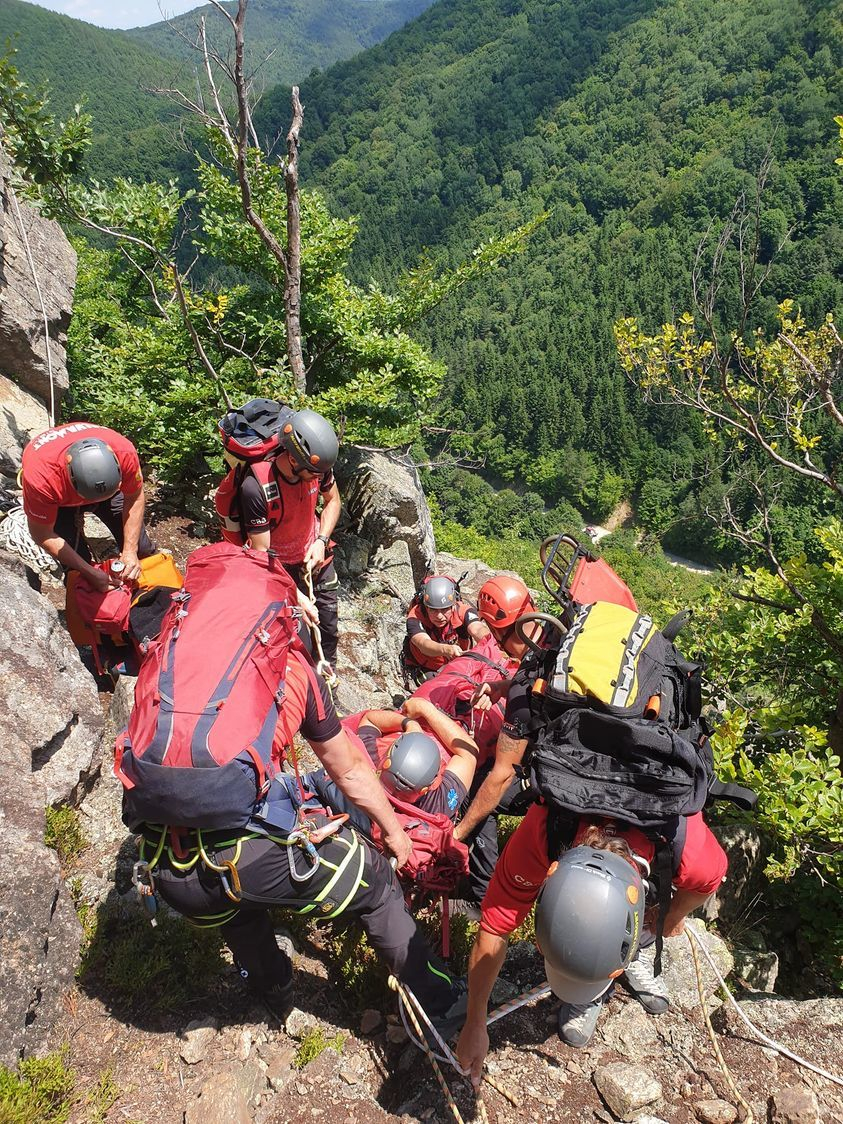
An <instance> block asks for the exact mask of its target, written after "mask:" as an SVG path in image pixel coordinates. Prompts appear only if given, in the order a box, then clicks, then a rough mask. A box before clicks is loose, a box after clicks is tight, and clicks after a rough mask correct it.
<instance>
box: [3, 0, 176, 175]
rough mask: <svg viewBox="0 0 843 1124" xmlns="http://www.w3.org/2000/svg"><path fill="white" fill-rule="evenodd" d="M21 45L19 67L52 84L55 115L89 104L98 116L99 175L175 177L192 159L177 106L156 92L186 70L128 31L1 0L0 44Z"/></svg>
mask: <svg viewBox="0 0 843 1124" xmlns="http://www.w3.org/2000/svg"><path fill="white" fill-rule="evenodd" d="M6 40H10V41H11V43H12V45H13V46H14V47H15V48H16V49H17V55H16V58H15V65H16V66H17V67H18V69H19V71H20V74H21V77H22V79H23V80H24V81H26V82H27V83H28V84H29V85H31V86H38V85H41V84H47V83H48V84H49V89H50V101H51V105H52V107H53V108H54V110H55V112H56V113H57V114H58V115H59V116H60V117H64V116H67V115H68V114H70V113H72V112H73V107H74V105H76V104H78V103H80V102H82V101H83V100H84V102H85V108H86V109H87V110H88V112H90V113H91V115H92V117H93V129H94V137H93V148H92V150H91V153H90V159H89V161H88V163H89V167H90V170H91V172H92V174H93V175H95V176H100V177H106V178H110V177H112V176H117V175H123V176H133V177H135V178H141V179H156V178H163V179H167V178H169V177H170V176H172V175H174V174H175V173H176V172H177V171H178V170H180V169H184V170H186V169H188V168H189V167H190V165H191V164H192V160H191V159H190V158H189V157H188V156H187V154H186V153H180V152H179V150H178V147H177V145H176V144H175V143H174V141H175V133H176V129H175V128H174V127H173V125H174V118H175V113H176V111H175V108H174V107H173V105H172V104H170V103H169V102H168V101H167V100H166V99H164V98H162V97H160V96H158V95H156V94H154V93H151V92H150V90H151V89H152V88H153V87H163V86H169V85H171V84H172V83H173V81H174V80H175V79H176V78H177V77H178V75H179V74H181V73H182V72H184V70H185V68H184V65H183V64H182V63H181V62H174V61H173V60H172V59H169V60H168V59H161V58H159V57H158V56H157V55H156V53H155V52H154V51H151V50H148V49H146V48H145V47H143V46H142V45H140V44H138V43H135V42H133V41H132V40H131V39H129V38H128V37H127V36H126V35H125V33H124V32H122V31H106V30H104V29H102V28H99V27H93V26H92V25H91V24H88V23H83V22H82V21H81V20H75V19H70V17H68V16H64V15H60V14H59V13H58V12H49V11H47V10H46V9H45V8H39V7H37V6H36V5H34V4H25V3H22V2H21V0H2V2H0V42H2V43H4V44H5V42H6Z"/></svg>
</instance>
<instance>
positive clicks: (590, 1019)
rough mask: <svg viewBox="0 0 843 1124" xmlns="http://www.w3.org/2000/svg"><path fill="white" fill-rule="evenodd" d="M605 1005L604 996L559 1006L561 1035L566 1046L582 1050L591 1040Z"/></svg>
mask: <svg viewBox="0 0 843 1124" xmlns="http://www.w3.org/2000/svg"><path fill="white" fill-rule="evenodd" d="M602 1006H603V996H602V995H601V996H600V998H599V999H594V1000H592V1002H591V1003H563V1004H562V1006H561V1007H560V1008H559V1015H558V1017H557V1019H558V1026H559V1037H560V1038H561V1039H562V1041H563V1042H564V1043H565V1045H566V1046H573V1048H574V1049H575V1050H581V1049H582V1048H583V1046H587V1045H588V1044H589V1042H590V1041H591V1039H592V1037H593V1035H594V1030H595V1028H596V1026H597V1016H598V1015H599V1014H600V1008H601V1007H602Z"/></svg>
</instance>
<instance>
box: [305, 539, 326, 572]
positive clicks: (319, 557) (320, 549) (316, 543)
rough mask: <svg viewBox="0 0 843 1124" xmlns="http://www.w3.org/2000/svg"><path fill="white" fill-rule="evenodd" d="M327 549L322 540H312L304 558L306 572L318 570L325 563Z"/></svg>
mask: <svg viewBox="0 0 843 1124" xmlns="http://www.w3.org/2000/svg"><path fill="white" fill-rule="evenodd" d="M327 549H328V548H327V547H326V545H325V543H324V542H323V541H322V539H314V540H313V542H312V543H311V544H310V546H309V547H308V548H307V552H306V553H305V556H304V565H305V566H306V567H307V569H308V570H318V569H319V568H320V567H321V565H322V563H323V562H324V561H325V554H326V553H327Z"/></svg>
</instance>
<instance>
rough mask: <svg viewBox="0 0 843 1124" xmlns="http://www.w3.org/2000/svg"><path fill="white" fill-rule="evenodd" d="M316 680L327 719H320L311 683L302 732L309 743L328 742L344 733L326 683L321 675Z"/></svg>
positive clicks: (308, 689)
mask: <svg viewBox="0 0 843 1124" xmlns="http://www.w3.org/2000/svg"><path fill="white" fill-rule="evenodd" d="M315 679H316V683H317V685H318V689H319V693H320V695H321V697H322V709H323V711H324V712H325V717H324V718H320V717H319V706H318V703H317V700H316V695H315V694H314V691H313V684H312V683H310V684H309V685H308V688H307V704H306V706H305V712H304V718H303V719H302V724H301V728H300V731H301V736H302V737H303V738H306V739H307V740H308V741H309V742H326V741H328V739H329V738H335V737H336V736H337V734H340V733H342V726H341V725H340V720H339V718H338V717H337V712H336V708H335V707H334V702H333V699H332V698H331V695H330V692H329V691H328V688H327V687H326V686H325V681H324V680H323V679H322V677H321V675H317V676H315Z"/></svg>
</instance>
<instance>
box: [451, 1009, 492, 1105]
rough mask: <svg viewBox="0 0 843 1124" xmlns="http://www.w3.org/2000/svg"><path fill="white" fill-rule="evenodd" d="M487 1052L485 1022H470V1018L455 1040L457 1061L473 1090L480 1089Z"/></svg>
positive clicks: (487, 1040)
mask: <svg viewBox="0 0 843 1124" xmlns="http://www.w3.org/2000/svg"><path fill="white" fill-rule="evenodd" d="M488 1052H489V1034H488V1032H487V1030H486V1023H485V1021H478V1020H472V1019H471V1018H470V1017H469V1019H468V1020H467V1021H466V1024H465V1026H464V1027H463V1028H462V1030H461V1031H460V1036H459V1038H458V1039H457V1049H456V1054H457V1061H458V1062H459V1063H460V1065H461V1066H462V1068H463V1069H464V1070H465V1071H466V1072H467V1074H468V1076H469V1077H470V1078H471V1084H472V1085H473V1086H474V1088H475V1089H479V1088H480V1082H481V1081H482V1080H483V1062H484V1061H485V1060H486V1055H487V1054H488Z"/></svg>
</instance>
